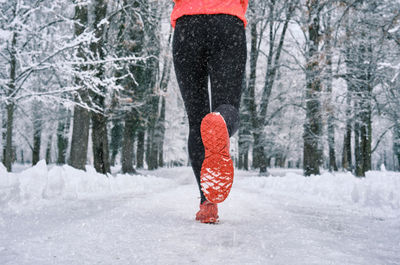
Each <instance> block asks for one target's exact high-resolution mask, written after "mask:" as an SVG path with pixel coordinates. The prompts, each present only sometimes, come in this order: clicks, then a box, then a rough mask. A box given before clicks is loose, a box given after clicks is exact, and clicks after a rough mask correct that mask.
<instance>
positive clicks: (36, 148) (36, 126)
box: [32, 101, 42, 166]
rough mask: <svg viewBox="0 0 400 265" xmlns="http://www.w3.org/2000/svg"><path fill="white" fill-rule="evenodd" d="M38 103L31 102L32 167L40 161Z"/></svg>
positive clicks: (40, 135) (40, 134)
mask: <svg viewBox="0 0 400 265" xmlns="http://www.w3.org/2000/svg"><path fill="white" fill-rule="evenodd" d="M39 112H40V109H39V102H36V101H35V102H33V149H32V165H33V166H34V165H36V164H37V163H38V162H39V160H40V145H41V139H42V118H41V116H40V113H39Z"/></svg>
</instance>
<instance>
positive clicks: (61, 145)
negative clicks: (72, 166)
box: [57, 109, 70, 165]
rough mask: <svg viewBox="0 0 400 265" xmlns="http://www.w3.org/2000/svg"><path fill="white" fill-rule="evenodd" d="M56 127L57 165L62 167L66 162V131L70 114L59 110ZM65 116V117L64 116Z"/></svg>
mask: <svg viewBox="0 0 400 265" xmlns="http://www.w3.org/2000/svg"><path fill="white" fill-rule="evenodd" d="M60 114H61V115H60V117H59V121H58V126H57V150H58V155H57V164H58V165H63V164H65V162H66V153H67V148H68V131H69V125H70V112H69V111H67V110H65V109H61V111H60ZM64 114H65V115H64Z"/></svg>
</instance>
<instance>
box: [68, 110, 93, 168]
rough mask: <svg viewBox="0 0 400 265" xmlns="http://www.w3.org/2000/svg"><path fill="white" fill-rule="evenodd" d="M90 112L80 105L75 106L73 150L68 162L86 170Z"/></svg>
mask: <svg viewBox="0 0 400 265" xmlns="http://www.w3.org/2000/svg"><path fill="white" fill-rule="evenodd" d="M89 127H90V114H89V111H88V110H87V109H85V108H82V107H80V106H75V107H74V118H73V130H72V139H71V152H70V157H69V161H68V164H69V165H70V166H72V167H74V168H77V169H82V170H85V165H86V160H87V150H88V143H89Z"/></svg>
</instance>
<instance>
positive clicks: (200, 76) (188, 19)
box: [173, 16, 210, 203]
mask: <svg viewBox="0 0 400 265" xmlns="http://www.w3.org/2000/svg"><path fill="white" fill-rule="evenodd" d="M204 32H205V31H204V24H203V23H202V22H201V18H199V17H197V16H196V17H193V16H184V17H181V18H179V19H178V21H177V24H176V27H175V32H174V40H173V57H174V67H175V73H176V78H177V81H178V84H179V88H180V91H181V94H182V98H183V101H184V103H185V109H186V113H187V115H188V120H189V142H188V149H189V158H190V161H191V165H192V168H193V172H194V175H195V176H196V180H197V183H198V185H199V190H200V196H201V203H202V202H204V201H205V200H206V198H205V197H204V194H203V192H202V191H201V187H200V170H201V166H202V164H203V160H204V146H203V141H202V139H201V135H200V124H201V121H202V119H203V117H204V116H206V115H207V114H208V113H209V112H210V105H209V98H208V70H207V54H206V52H207V50H206V47H205V45H204Z"/></svg>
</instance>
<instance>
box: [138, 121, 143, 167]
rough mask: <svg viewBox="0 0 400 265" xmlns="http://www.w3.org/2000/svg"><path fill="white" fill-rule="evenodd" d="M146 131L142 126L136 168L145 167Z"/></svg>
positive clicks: (139, 131) (139, 133)
mask: <svg viewBox="0 0 400 265" xmlns="http://www.w3.org/2000/svg"><path fill="white" fill-rule="evenodd" d="M144 140H145V129H144V128H143V126H140V127H139V129H138V131H137V150H136V168H143V167H144V144H145V141H144Z"/></svg>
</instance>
